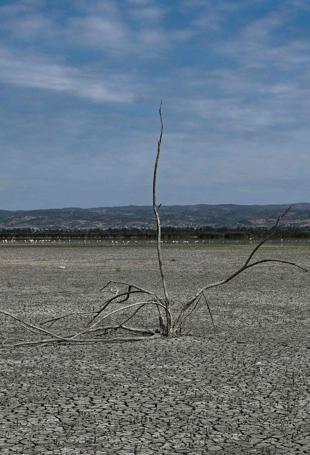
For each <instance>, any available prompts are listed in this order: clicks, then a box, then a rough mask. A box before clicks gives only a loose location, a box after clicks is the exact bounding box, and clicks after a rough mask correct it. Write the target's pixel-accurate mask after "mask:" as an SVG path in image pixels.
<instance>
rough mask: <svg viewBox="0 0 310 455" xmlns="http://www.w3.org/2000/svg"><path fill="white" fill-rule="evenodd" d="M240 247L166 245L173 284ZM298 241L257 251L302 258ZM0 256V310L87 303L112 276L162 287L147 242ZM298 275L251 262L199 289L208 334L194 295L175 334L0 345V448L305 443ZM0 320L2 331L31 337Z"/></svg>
mask: <svg viewBox="0 0 310 455" xmlns="http://www.w3.org/2000/svg"><path fill="white" fill-rule="evenodd" d="M248 251H249V248H248V247H235V246H231V247H228V246H226V247H199V246H198V247H182V248H181V247H172V246H171V247H167V248H164V250H163V254H164V258H165V264H166V266H167V269H168V272H167V278H168V284H169V285H170V289H171V291H172V294H173V296H174V297H175V299H176V300H177V299H184V298H185V297H189V296H190V295H191V294H192V293H193V292H194V291H195V290H196V289H197V287H199V286H200V285H202V284H204V283H207V282H209V281H212V280H214V279H220V278H222V277H225V276H226V275H227V274H228V273H229V272H230V271H232V270H233V269H234V268H235V267H236V266H238V265H240V264H241V262H242V260H244V259H245V257H246V254H247V253H248ZM309 253H310V249H309V247H306V246H304V247H302V246H300V247H298V248H295V247H283V248H281V247H266V248H264V249H263V251H262V252H261V253H260V256H263V255H264V256H268V257H278V258H282V259H288V260H291V261H297V262H299V263H301V264H302V265H304V266H307V267H309V266H310V263H309V262H310V261H309ZM0 256H1V261H0V279H1V289H0V291H1V304H0V305H1V309H5V310H7V311H10V312H12V313H14V314H16V315H19V316H22V317H25V316H26V317H27V318H28V320H31V319H32V320H34V321H36V322H38V321H40V320H44V319H45V318H48V317H50V316H51V315H55V314H62V313H66V312H70V311H72V309H77V310H79V311H81V310H83V311H84V310H91V309H92V308H97V306H98V305H99V303H100V292H99V288H100V286H101V285H102V284H103V283H104V282H105V281H106V280H108V279H111V278H113V279H118V280H126V281H133V282H134V283H136V284H140V285H143V286H144V287H148V288H150V289H154V290H158V291H160V281H159V278H158V270H157V264H156V252H155V251H154V249H152V248H148V247H137V248H134V247H106V248H71V249H70V248H56V247H55V248H41V247H40V248H30V247H28V248H24V249H23V248H20V249H19V248H2V249H1V250H0ZM60 267H65V268H60ZM309 284H310V277H309V275H307V274H304V273H301V272H299V271H297V270H294V269H292V268H289V267H288V266H284V267H280V266H278V265H263V266H260V267H258V268H257V269H253V270H251V271H248V272H246V273H244V274H243V275H240V276H239V277H238V278H237V279H236V280H235V281H234V282H232V283H231V284H229V285H227V286H226V287H222V288H219V289H217V290H214V291H213V292H212V293H210V302H211V305H212V309H213V313H214V319H215V324H216V333H214V331H213V328H212V326H211V324H210V320H209V316H208V312H207V311H206V309H205V308H203V307H202V308H201V310H200V312H198V313H197V317H196V318H195V319H194V321H192V323H189V324H188V326H187V328H186V331H185V335H184V337H182V338H180V339H172V340H153V341H148V342H145V343H144V342H141V343H134V344H131V343H129V344H128V343H127V344H112V345H109V344H108V345H107V344H96V345H91V346H82V345H77V346H45V347H43V346H42V347H36V348H34V347H32V348H22V349H18V350H14V351H8V350H5V351H1V352H0V355H1V357H0V359H1V360H0V368H1V369H0V375H1V376H0V428H1V435H0V447H1V454H13V453H19V454H25V455H26V454H36V453H37V454H67V455H73V454H75V455H81V454H85V455H86V454H98V455H99V454H119V455H125V454H126V455H130V454H141V455H147V454H192V455H199V454H208V453H213V452H214V453H219V454H227V455H228V454H229V455H230V454H231V455H233V454H241V453H244V454H291V455H293V454H302V453H304V454H306V453H310V395H309V384H310V376H309V372H310V371H309V370H310V366H309V365H310V364H309V353H310V334H309V321H310V311H309ZM0 320H1V336H2V337H7V336H10V337H11V338H12V339H13V338H14V337H17V336H18V337H21V336H23V337H24V338H26V337H28V336H29V335H28V334H27V333H26V332H23V331H22V330H20V329H17V326H16V325H15V324H13V323H12V322H11V321H9V320H8V319H6V318H4V317H1V319H0ZM75 323H76V322H75V321H74V320H71V321H68V323H67V324H68V330H69V331H70V330H71V329H72V327H73V326H74V325H75ZM151 325H152V321H151ZM62 328H64V327H62Z"/></svg>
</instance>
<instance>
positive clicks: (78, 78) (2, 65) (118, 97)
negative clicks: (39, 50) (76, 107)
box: [0, 48, 135, 103]
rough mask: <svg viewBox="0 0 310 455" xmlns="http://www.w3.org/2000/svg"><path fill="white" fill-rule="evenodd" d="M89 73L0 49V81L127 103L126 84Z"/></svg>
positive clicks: (131, 96) (130, 95)
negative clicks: (118, 83)
mask: <svg viewBox="0 0 310 455" xmlns="http://www.w3.org/2000/svg"><path fill="white" fill-rule="evenodd" d="M115 79H117V78H115V76H114V77H113V78H112V77H111V76H110V77H107V78H104V76H101V77H100V78H99V77H98V76H97V75H92V74H91V72H89V71H88V70H87V69H85V71H83V70H82V69H77V68H73V67H70V66H67V65H65V64H62V63H56V62H54V61H52V60H50V59H47V58H38V57H29V56H28V57H23V56H22V55H20V54H14V53H12V52H10V51H9V50H7V49H3V48H2V49H1V48H0V81H1V82H2V83H5V84H11V85H12V84H13V85H17V86H20V87H28V88H37V89H45V90H51V91H55V92H64V93H68V94H70V95H75V96H79V97H81V98H86V99H88V100H91V101H95V102H103V103H104V102H120V103H130V102H133V101H134V99H135V93H134V92H133V91H132V90H130V84H129V83H128V82H127V87H126V83H124V82H125V80H124V79H123V80H122V85H121V86H119V85H117V84H116V83H115Z"/></svg>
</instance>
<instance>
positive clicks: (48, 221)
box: [0, 202, 310, 229]
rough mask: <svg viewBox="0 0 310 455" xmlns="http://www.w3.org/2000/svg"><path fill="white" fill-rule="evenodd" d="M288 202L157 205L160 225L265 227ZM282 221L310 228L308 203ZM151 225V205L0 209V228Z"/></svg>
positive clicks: (99, 227)
mask: <svg viewBox="0 0 310 455" xmlns="http://www.w3.org/2000/svg"><path fill="white" fill-rule="evenodd" d="M289 205H290V204H247V205H239V204H193V205H168V206H162V207H161V209H160V210H161V219H162V225H163V226H171V227H202V226H209V227H213V228H220V227H228V228H237V227H239V228H240V227H251V228H255V227H266V226H270V225H272V224H273V223H274V221H275V220H276V218H277V217H278V216H279V215H280V214H281V213H282V212H283V211H284V210H285V208H287V207H288V206H289ZM284 224H286V225H290V226H296V227H299V228H306V229H310V203H308V202H299V203H296V204H293V205H292V208H291V210H290V211H289V213H288V214H287V216H286V217H285V220H284ZM153 227H154V215H153V210H152V207H151V206H146V205H127V206H119V207H93V208H80V207H65V208H52V209H34V210H2V209H0V229H29V228H32V229H113V228H138V229H150V228H153Z"/></svg>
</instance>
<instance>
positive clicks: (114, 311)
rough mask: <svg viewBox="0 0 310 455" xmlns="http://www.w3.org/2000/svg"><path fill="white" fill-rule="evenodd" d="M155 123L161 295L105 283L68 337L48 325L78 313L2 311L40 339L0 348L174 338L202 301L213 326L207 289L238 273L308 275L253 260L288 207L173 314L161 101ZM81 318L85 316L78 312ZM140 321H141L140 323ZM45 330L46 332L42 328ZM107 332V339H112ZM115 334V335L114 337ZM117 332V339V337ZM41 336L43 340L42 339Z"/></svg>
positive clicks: (4, 343)
mask: <svg viewBox="0 0 310 455" xmlns="http://www.w3.org/2000/svg"><path fill="white" fill-rule="evenodd" d="M159 119H160V133H159V138H158V141H157V153H156V157H155V163H154V170H153V186H152V191H153V211H154V217H155V223H156V233H157V244H156V248H157V260H158V268H159V274H160V279H161V284H162V295H159V294H157V293H155V292H153V291H151V290H148V289H145V288H144V287H141V286H138V285H136V284H133V283H127V282H122V281H108V282H107V283H106V284H105V286H104V287H103V288H102V289H101V291H102V292H103V293H104V295H105V294H106V292H110V287H111V286H112V285H113V286H115V285H116V286H117V291H116V293H114V295H112V296H110V297H105V298H104V301H103V303H102V304H101V305H100V306H99V308H98V309H97V310H96V311H94V312H92V313H87V314H86V316H88V322H87V324H86V326H84V327H83V328H81V329H80V330H78V331H76V332H74V333H73V334H71V335H68V334H64V335H59V334H56V333H55V332H53V331H52V330H51V327H52V326H53V325H54V324H55V323H57V322H58V321H60V320H63V319H66V318H70V317H73V316H74V317H76V316H77V315H81V316H82V313H69V314H65V315H61V316H58V317H55V318H52V319H49V320H46V321H43V322H42V323H41V324H39V325H38V324H33V323H30V322H27V321H25V320H23V319H20V318H18V317H16V316H14V315H12V314H11V313H8V312H7V311H1V310H0V315H2V316H3V317H5V318H9V319H11V320H13V321H14V322H15V323H18V324H21V325H22V326H23V328H24V329H26V330H28V331H30V332H31V333H34V334H35V335H37V336H39V338H37V339H34V340H26V341H25V340H18V341H16V340H15V341H14V342H9V341H8V340H5V339H3V340H2V348H6V347H18V346H31V345H45V344H50V343H64V344H70V343H71V344H73V343H85V344H87V343H98V342H109V343H111V342H121V341H140V340H147V339H148V340H151V339H154V338H155V337H174V336H179V335H181V333H182V328H183V326H184V323H185V321H186V320H187V319H188V318H189V317H190V316H191V315H192V314H193V313H194V312H195V311H196V310H197V307H198V305H199V304H200V303H204V304H205V305H206V306H207V309H208V311H209V314H210V318H211V321H212V324H213V325H214V322H213V316H212V312H211V309H210V306H209V303H208V298H207V292H208V291H209V290H210V289H213V288H216V287H220V286H224V285H225V284H227V283H229V282H230V281H232V280H234V279H235V278H236V277H237V276H238V275H240V274H241V273H243V272H245V271H247V270H249V269H251V268H254V267H256V266H257V265H261V264H266V263H277V264H286V265H289V266H292V267H295V268H297V269H299V270H301V271H302V272H309V270H308V269H306V268H305V267H302V266H300V265H298V264H296V263H294V262H291V261H285V260H281V259H271V258H270V259H269V258H266V259H259V260H255V255H256V253H257V252H258V250H259V249H260V248H261V247H262V246H263V245H264V244H265V243H266V242H267V241H268V240H270V239H271V238H272V237H273V235H274V234H275V232H276V231H277V228H278V226H279V224H280V222H281V221H282V219H283V218H284V217H285V215H286V214H287V213H288V211H289V210H290V208H291V207H288V208H287V209H286V210H285V211H284V212H283V213H282V214H280V216H279V217H278V218H277V220H276V222H275V224H274V225H273V227H272V228H271V229H270V231H269V233H268V235H267V236H266V237H265V238H264V239H263V240H261V241H260V242H259V243H258V244H257V245H256V246H255V247H254V248H253V250H252V251H251V253H250V254H249V256H248V257H247V259H246V260H245V262H244V263H243V264H242V265H241V266H240V267H239V268H238V269H237V270H236V271H235V272H233V273H232V274H231V275H229V276H228V277H226V278H223V279H222V280H219V281H216V282H213V283H209V284H205V285H203V286H202V287H201V288H200V289H198V290H197V291H196V292H195V293H194V294H193V296H192V297H191V298H190V299H188V300H187V301H186V302H184V303H182V304H180V305H179V306H178V307H177V308H176V309H175V308H174V309H173V310H174V311H172V301H171V298H170V296H169V292H168V288H167V283H166V277H165V270H164V264H163V259H162V250H161V219H160V204H158V203H157V172H158V164H159V159H160V154H161V145H162V138H163V130H164V123H163V116H162V103H160V107H159ZM145 308H150V309H151V310H153V311H155V312H156V313H155V314H156V315H157V319H158V323H157V326H155V327H148V326H147V324H146V326H145V325H143V326H142V327H141V326H139V327H135V326H133V325H131V324H132V321H133V320H134V318H135V317H136V316H137V315H138V314H139V313H141V311H142V310H143V309H145ZM83 316H84V317H85V314H83ZM116 316H120V317H119V319H118V320H117V322H116V323H115V322H111V321H114V318H115V317H116ZM143 323H144V321H143ZM46 327H48V328H46ZM124 333H128V335H129V334H130V335H129V336H124ZM111 334H112V336H111ZM115 334H116V336H114V335H115ZM117 334H119V335H117ZM42 336H44V337H43V338H42Z"/></svg>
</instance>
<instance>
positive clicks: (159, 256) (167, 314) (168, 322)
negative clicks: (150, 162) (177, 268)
mask: <svg viewBox="0 0 310 455" xmlns="http://www.w3.org/2000/svg"><path fill="white" fill-rule="evenodd" d="M159 119H160V134H159V138H158V142H157V154H156V158H155V163H154V172H153V211H154V215H155V220H156V233H157V259H158V265H159V273H160V277H161V282H162V287H163V291H164V305H165V307H166V311H165V322H163V320H162V318H161V315H160V314H159V317H160V326H162V329H163V331H164V332H165V335H167V336H168V335H169V333H170V330H171V326H172V319H171V313H170V312H169V307H170V299H169V294H168V290H167V284H166V278H165V273H164V267H163V261H162V254H161V222H160V213H159V210H160V205H157V194H156V190H157V187H156V184H157V169H158V163H159V158H160V152H161V142H162V137H163V131H164V124H163V116H162V101H161V102H160V106H159Z"/></svg>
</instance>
